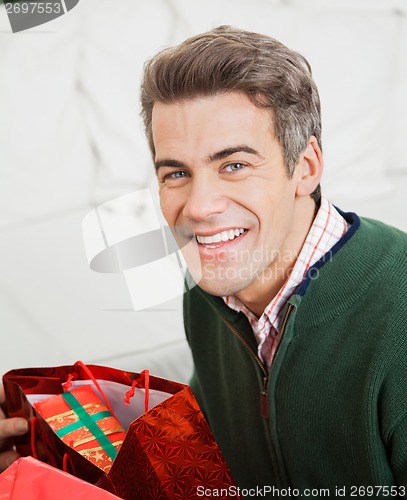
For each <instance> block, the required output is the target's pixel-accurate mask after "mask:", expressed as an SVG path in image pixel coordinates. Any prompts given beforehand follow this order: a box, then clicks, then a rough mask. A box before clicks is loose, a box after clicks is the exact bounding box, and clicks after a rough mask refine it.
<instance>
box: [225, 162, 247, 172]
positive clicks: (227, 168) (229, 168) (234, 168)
mask: <svg viewBox="0 0 407 500" xmlns="http://www.w3.org/2000/svg"><path fill="white" fill-rule="evenodd" d="M245 166H246V165H245V164H244V163H229V164H228V165H226V166H225V167H223V171H224V172H236V171H237V170H242V168H245Z"/></svg>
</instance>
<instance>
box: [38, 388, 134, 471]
mask: <svg viewBox="0 0 407 500" xmlns="http://www.w3.org/2000/svg"><path fill="white" fill-rule="evenodd" d="M34 407H35V409H36V410H37V411H38V413H39V414H40V415H41V416H42V417H43V418H44V420H45V421H46V422H47V423H48V424H49V425H50V427H51V428H52V429H53V430H54V431H55V433H56V434H57V435H58V437H60V438H61V439H62V441H63V442H64V443H66V444H67V445H68V446H70V447H71V448H73V449H74V450H76V451H77V452H78V453H80V454H81V455H83V456H84V457H85V458H87V459H88V460H90V461H91V462H92V463H94V464H95V465H97V466H98V467H99V468H100V469H102V470H103V471H104V472H108V471H109V470H110V468H111V466H112V464H113V461H114V459H115V458H116V455H117V452H118V450H119V449H120V446H121V445H122V443H123V440H124V437H125V431H124V429H123V427H122V426H121V425H120V423H119V421H118V420H117V419H116V417H115V416H114V415H112V413H111V411H110V410H108V408H107V406H106V405H105V404H104V403H103V402H102V401H101V400H100V398H99V397H98V396H97V395H96V393H95V391H94V390H93V389H92V387H90V386H89V385H85V386H82V387H77V388H76V389H73V390H72V391H69V392H64V393H62V394H58V395H55V396H52V397H50V398H47V399H45V400H43V401H40V402H37V403H35V404H34Z"/></svg>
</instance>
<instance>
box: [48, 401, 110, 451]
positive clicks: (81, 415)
mask: <svg viewBox="0 0 407 500" xmlns="http://www.w3.org/2000/svg"><path fill="white" fill-rule="evenodd" d="M61 395H62V397H63V398H64V399H65V401H66V402H67V403H68V405H69V406H70V407H71V408H72V410H73V411H74V412H75V413H76V415H77V416H78V419H79V421H78V422H74V423H73V424H69V425H67V426H66V427H64V428H63V429H60V430H59V431H57V435H58V436H59V437H62V436H65V435H66V434H69V433H70V432H72V431H74V430H77V429H80V428H81V427H86V428H87V429H88V430H89V432H91V433H92V434H93V436H94V437H95V439H96V441H98V443H99V444H100V446H101V447H102V449H103V450H104V451H105V452H106V453H107V454H108V455H109V457H110V458H111V459H112V461H113V460H114V459H115V458H116V455H117V450H116V448H115V447H114V446H113V444H112V443H111V442H110V441H109V439H108V438H107V437H106V435H105V433H104V432H103V431H102V429H101V428H100V427H99V426H98V425H97V424H96V422H97V421H98V420H101V419H102V418H105V417H111V416H112V414H111V413H110V411H102V412H99V413H97V414H96V415H89V414H88V413H87V411H86V410H85V408H84V407H83V406H82V405H81V404H80V402H79V401H78V400H77V399H76V397H75V396H74V395H73V394H72V393H70V392H64V393H62V394H61Z"/></svg>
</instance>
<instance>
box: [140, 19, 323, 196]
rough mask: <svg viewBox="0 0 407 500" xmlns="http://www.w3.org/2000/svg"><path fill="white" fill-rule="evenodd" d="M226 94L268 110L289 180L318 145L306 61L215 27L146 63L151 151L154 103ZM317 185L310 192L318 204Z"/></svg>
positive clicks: (145, 112)
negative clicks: (314, 141) (306, 152)
mask: <svg viewBox="0 0 407 500" xmlns="http://www.w3.org/2000/svg"><path fill="white" fill-rule="evenodd" d="M228 92H241V93H244V94H245V95H246V96H247V97H248V98H249V99H250V100H251V101H252V102H253V103H254V104H255V105H256V106H258V107H259V108H266V109H267V108H268V109H270V110H271V111H272V116H273V124H274V134H275V136H276V138H277V140H278V142H279V143H280V146H281V149H282V152H283V158H284V163H285V166H286V168H287V173H288V176H289V178H291V177H292V175H293V172H294V169H295V166H296V165H297V163H298V161H299V158H300V155H301V153H302V152H303V151H304V149H305V148H306V146H307V144H308V140H309V138H310V137H311V135H314V136H315V137H316V139H317V141H318V144H319V146H320V147H321V149H322V145H321V106H320V99H319V94H318V89H317V86H316V84H315V82H314V80H313V78H312V73H311V67H310V65H309V63H308V61H307V60H306V59H305V58H304V57H303V56H302V55H300V54H299V53H297V52H295V51H293V50H291V49H289V48H287V47H286V46H285V45H283V44H282V43H281V42H279V41H278V40H275V39H274V38H272V37H270V36H267V35H263V34H260V33H254V32H250V31H245V30H242V29H238V28H234V27H231V26H219V27H217V28H215V29H213V30H211V31H208V32H206V33H202V34H200V35H196V36H193V37H191V38H188V39H187V40H185V41H184V42H183V43H181V44H180V45H177V46H175V47H171V48H167V49H164V50H162V51H161V52H159V53H158V54H157V55H156V56H154V57H153V58H151V59H150V60H149V61H147V62H146V64H145V67H144V78H143V81H142V85H141V116H142V118H143V121H144V127H145V131H146V134H147V139H148V143H149V147H150V150H151V152H152V154H153V156H154V155H155V148H154V142H153V137H152V125H151V120H152V111H153V107H154V103H156V102H160V103H174V102H179V101H181V100H183V99H193V98H196V97H203V96H208V95H216V94H222V93H228ZM320 196H321V195H320V186H319V185H318V187H317V188H316V190H315V191H314V192H313V193H312V197H313V198H314V200H316V201H319V199H320Z"/></svg>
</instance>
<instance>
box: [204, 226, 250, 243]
mask: <svg viewBox="0 0 407 500" xmlns="http://www.w3.org/2000/svg"><path fill="white" fill-rule="evenodd" d="M246 232H247V229H243V228H236V229H227V230H225V231H221V232H219V233H215V234H211V235H210V236H206V235H205V236H204V235H199V234H196V235H195V237H196V239H197V241H198V243H200V244H201V245H205V246H206V247H207V248H217V247H218V246H221V245H222V244H224V243H225V242H227V241H232V240H234V239H235V238H238V237H239V236H241V235H242V234H244V233H246Z"/></svg>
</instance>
